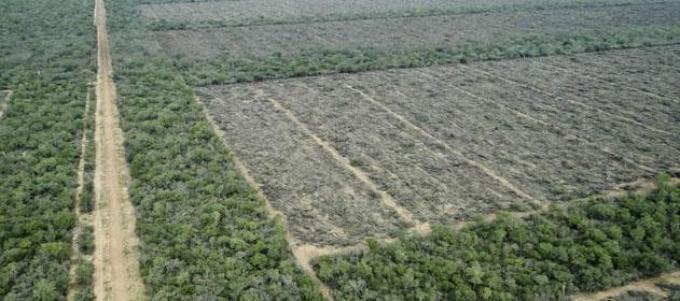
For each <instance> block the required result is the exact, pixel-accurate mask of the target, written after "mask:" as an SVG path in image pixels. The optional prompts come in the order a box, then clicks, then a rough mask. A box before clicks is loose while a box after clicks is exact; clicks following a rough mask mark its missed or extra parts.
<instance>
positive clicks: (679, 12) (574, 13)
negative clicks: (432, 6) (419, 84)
mask: <svg viewBox="0 0 680 301" xmlns="http://www.w3.org/2000/svg"><path fill="white" fill-rule="evenodd" d="M679 20H680V3H667V4H654V5H634V6H622V7H602V8H592V9H588V10H582V9H559V10H545V11H532V12H525V11H514V12H505V13H491V14H466V15H449V16H429V17H416V18H392V19H373V20H354V21H334V22H317V23H307V24H286V25H263V26H250V27H238V28H218V29H206V30H178V31H164V32H155V33H154V35H155V38H156V39H157V40H158V41H159V43H160V44H161V45H162V46H163V48H164V49H166V50H167V51H168V53H170V54H171V55H179V56H186V57H194V58H195V59H199V60H200V59H209V58H211V57H214V56H217V55H223V54H229V55H230V56H232V57H240V58H252V57H266V56H270V55H274V54H283V55H288V54H297V53H301V52H304V51H317V50H319V49H323V50H352V49H362V48H369V49H373V50H381V51H395V50H397V51H403V50H412V49H420V48H423V47H427V48H428V49H430V48H435V47H444V48H447V47H454V46H462V45H467V44H470V43H477V44H479V43H481V44H484V43H487V42H489V41H504V40H509V39H512V38H519V37H524V38H526V37H530V36H539V37H540V36H542V35H546V34H549V35H558V34H576V33H578V34H587V33H591V34H602V32H616V31H618V30H624V29H625V28H628V27H630V26H638V27H640V26H641V27H644V26H663V25H670V24H679ZM395 28H398V29H399V30H395Z"/></svg>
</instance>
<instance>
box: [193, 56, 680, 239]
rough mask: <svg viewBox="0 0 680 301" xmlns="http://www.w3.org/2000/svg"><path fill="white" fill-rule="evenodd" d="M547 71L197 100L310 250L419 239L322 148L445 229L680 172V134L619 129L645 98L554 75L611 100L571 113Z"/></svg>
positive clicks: (476, 68)
mask: <svg viewBox="0 0 680 301" xmlns="http://www.w3.org/2000/svg"><path fill="white" fill-rule="evenodd" d="M632 51H637V50H632ZM614 55H621V54H620V53H616V54H614ZM580 57H585V56H580ZM554 60H555V62H557V61H559V59H557V58H556V59H554ZM561 60H564V61H570V60H572V58H570V57H562V58H561ZM678 63H680V62H678ZM647 67H648V68H654V65H648V66H647ZM547 69H549V67H548V66H547V65H545V63H542V61H540V60H535V61H529V60H515V61H507V62H492V63H479V64H470V65H465V66H445V67H432V68H419V69H402V70H389V71H381V72H367V73H361V74H351V75H334V76H322V77H308V78H301V79H290V80H278V81H268V82H262V83H254V84H238V85H227V86H213V87H205V88H199V89H198V92H199V94H201V95H203V96H204V98H205V102H206V104H207V107H208V109H209V110H210V111H211V114H212V116H213V118H214V119H215V121H216V123H217V124H218V125H219V127H220V128H221V129H222V130H223V131H224V132H225V133H226V135H225V139H226V140H227V141H226V142H227V144H228V145H229V146H230V148H231V149H233V150H234V151H235V153H236V155H237V156H238V157H239V158H241V159H242V161H243V162H244V164H245V165H247V167H248V168H249V169H250V170H251V172H252V175H253V177H254V178H255V179H256V181H258V182H259V183H260V184H262V189H263V190H264V192H265V194H266V196H267V197H268V198H269V199H270V200H271V201H272V203H273V206H274V207H275V208H276V209H278V210H281V211H282V212H284V214H287V215H289V223H290V225H289V226H290V227H291V231H292V232H293V234H294V235H296V236H298V237H300V239H302V240H303V241H306V242H309V243H312V244H345V243H350V242H357V241H360V237H361V236H364V235H374V236H377V237H387V236H389V235H393V234H395V233H397V232H398V231H399V229H405V228H406V227H408V226H410V225H408V224H407V223H403V222H400V221H399V219H398V218H397V217H396V216H395V214H394V212H391V211H390V210H389V209H388V208H385V207H384V206H381V205H380V201H379V200H378V196H377V195H375V193H371V192H370V189H367V188H366V185H365V184H363V183H361V181H358V180H357V179H356V175H353V174H351V173H348V172H347V169H346V168H343V167H342V166H341V165H340V164H338V160H337V158H335V159H334V158H333V157H332V156H331V155H329V154H328V152H324V150H323V149H322V147H321V146H320V145H319V143H317V142H318V141H322V142H323V143H325V144H327V145H328V146H330V147H331V148H332V149H333V150H334V151H336V152H337V154H339V155H340V156H342V157H343V158H345V159H347V160H348V161H349V162H350V163H351V165H352V166H354V167H355V168H357V169H359V170H361V171H362V172H363V173H365V174H366V175H367V176H368V177H369V178H370V181H372V182H373V183H375V184H376V185H377V186H378V187H379V189H380V190H382V191H384V192H386V193H388V194H389V195H390V196H392V197H393V198H394V200H395V201H396V202H397V204H398V205H399V206H401V207H403V208H405V209H406V210H408V211H409V212H411V213H412V214H413V216H414V217H415V218H416V219H417V220H418V221H419V222H429V223H442V224H453V223H456V222H458V221H461V220H465V219H468V218H470V217H471V216H473V215H475V214H485V213H492V212H495V211H498V210H514V211H517V210H527V209H531V208H532V207H534V208H535V206H537V205H539V204H537V202H536V200H538V201H539V203H540V202H542V201H555V200H569V199H573V198H578V197H583V196H586V195H589V194H593V193H597V192H598V191H604V190H606V189H610V188H612V187H615V186H616V185H617V184H620V183H624V182H632V181H635V180H637V179H641V178H649V177H651V176H653V175H655V174H656V173H658V172H659V171H664V170H669V169H673V168H677V167H679V166H680V162H679V161H678V159H677V158H678V157H680V154H679V150H680V139H677V136H678V133H677V131H670V130H671V129H672V128H677V126H678V125H679V124H680V122H679V121H677V120H675V119H667V120H665V122H666V123H665V124H664V128H665V129H667V130H669V131H670V132H669V131H655V130H652V129H650V128H649V127H647V126H645V124H643V123H634V122H633V123H631V122H629V121H628V119H625V118H624V119H621V118H617V117H616V116H619V115H620V114H623V113H622V112H627V111H642V108H641V107H640V106H639V105H638V104H637V103H634V102H633V100H634V99H641V100H644V99H645V98H644V97H645V95H646V94H644V93H642V92H640V91H635V90H626V89H617V88H616V87H615V86H614V85H613V84H612V83H609V84H607V83H599V82H585V81H583V80H581V79H580V78H579V77H577V76H573V75H572V73H571V72H575V71H573V70H572V71H569V72H557V71H555V72H553V73H554V74H550V75H549V76H553V77H556V78H560V81H559V82H560V83H562V84H563V85H564V86H574V87H578V86H580V85H594V84H599V85H598V86H596V87H592V89H596V90H598V91H600V90H601V91H607V92H608V94H603V95H602V96H600V97H589V96H587V95H578V94H575V95H571V96H570V98H573V100H572V102H566V101H564V100H563V99H562V98H560V97H556V96H554V95H553V94H547V93H542V92H541V91H542V90H541V89H544V88H545V89H548V87H547V85H548V84H544V83H542V82H540V80H542V79H543V78H541V77H540V76H544V77H545V76H548V75H544V74H543V73H542V72H546V70H547ZM569 70H571V69H569ZM513 72H514V74H515V76H510V75H511V73H513ZM520 72H522V73H520ZM516 74H529V75H532V76H530V77H529V76H527V77H526V78H527V79H531V80H532V81H536V87H537V88H533V86H528V85H523V84H521V82H515V81H514V80H515V79H518V80H519V78H518V77H517V76H516ZM498 75H501V76H508V77H509V78H511V79H513V80H507V79H505V77H501V76H498ZM522 78H524V77H522ZM676 79H677V77H676ZM628 80H632V79H628ZM518 83H520V84H518ZM532 88H533V89H532ZM557 88H559V87H557ZM650 88H654V87H650ZM552 89H555V88H552ZM549 91H552V90H549ZM565 93H566V92H565ZM650 101H651V100H650ZM579 103H586V104H587V105H578V104H579ZM663 106H668V109H669V110H674V109H675V108H677V103H676V104H675V106H672V104H669V103H650V104H649V105H647V106H646V110H647V111H649V110H651V111H654V110H657V109H658V110H659V112H663V110H662V109H661V108H662V107H663ZM605 110H606V112H609V111H611V112H612V113H609V114H603V111H605ZM642 113H643V112H641V114H642ZM659 116H664V115H662V114H659ZM291 118H292V119H294V120H295V121H292V120H291ZM627 118H628V117H627ZM630 118H633V117H632V116H631V117H630ZM655 125H656V124H655ZM306 132H311V135H313V136H314V137H316V138H315V139H317V141H316V142H315V140H314V139H310V137H309V134H307V135H306V134H305V133H306ZM633 145H635V146H633Z"/></svg>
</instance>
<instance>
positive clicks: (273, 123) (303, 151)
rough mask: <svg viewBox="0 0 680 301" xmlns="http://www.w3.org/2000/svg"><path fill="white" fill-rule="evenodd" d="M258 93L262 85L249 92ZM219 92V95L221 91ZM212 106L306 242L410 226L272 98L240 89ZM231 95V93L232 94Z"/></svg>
mask: <svg viewBox="0 0 680 301" xmlns="http://www.w3.org/2000/svg"><path fill="white" fill-rule="evenodd" d="M243 92H246V93H255V92H256V90H250V91H247V90H246V91H243ZM218 95H219V94H218ZM219 97H224V98H225V99H228V100H229V102H228V103H229V105H228V106H223V105H222V104H225V103H227V102H223V101H220V100H219V99H216V98H213V99H212V100H210V101H207V106H208V107H209V108H210V109H211V112H212V113H213V114H214V117H215V121H216V123H217V124H218V126H219V127H220V128H221V129H222V130H223V131H224V132H225V133H226V135H225V136H224V137H225V139H226V140H227V144H228V145H230V146H238V147H236V148H234V151H235V153H236V156H237V157H239V158H240V159H241V160H242V161H243V162H244V164H245V165H246V167H247V168H248V169H249V170H250V171H251V173H252V174H253V175H254V176H255V179H256V181H258V182H259V183H260V184H261V185H262V190H263V192H264V193H265V195H266V196H267V197H268V198H269V200H270V201H271V202H272V205H273V206H274V207H275V208H276V209H278V210H280V211H282V212H284V214H286V215H287V218H288V223H289V226H290V231H292V232H293V233H294V234H295V236H296V237H297V238H298V239H301V240H302V241H304V242H311V243H317V244H331V243H339V244H343V243H345V244H346V243H356V242H358V241H361V239H362V238H363V237H365V236H367V235H375V236H377V237H389V236H394V235H396V234H397V233H398V231H399V230H400V229H402V228H404V227H405V226H408V225H405V224H403V223H401V222H400V221H399V219H398V217H397V214H396V212H394V211H390V210H388V209H386V208H381V206H380V203H381V201H380V197H379V196H378V195H377V194H375V193H372V192H371V191H370V190H369V189H368V187H366V185H365V184H363V183H361V182H360V181H359V180H358V179H356V178H355V177H354V176H353V175H352V174H351V172H350V171H348V170H347V169H345V168H343V167H342V166H341V165H340V164H339V163H338V162H337V161H336V160H335V159H334V158H333V157H332V155H330V154H329V153H327V152H326V151H324V150H323V149H322V148H321V147H320V146H319V145H318V144H316V143H315V142H314V140H313V139H312V138H310V137H309V136H308V135H307V134H306V133H304V132H303V130H302V129H300V128H299V127H298V126H297V125H296V124H295V123H294V122H293V121H291V120H290V119H289V118H288V117H287V116H286V114H285V113H284V112H282V111H280V110H277V109H276V107H274V106H273V105H272V104H271V103H270V102H269V101H268V100H267V99H261V98H260V99H258V98H257V97H255V95H254V94H240V93H239V91H237V90H232V91H230V93H229V94H227V95H220V96H219ZM227 97H228V98H227Z"/></svg>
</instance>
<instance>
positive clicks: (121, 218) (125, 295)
mask: <svg viewBox="0 0 680 301" xmlns="http://www.w3.org/2000/svg"><path fill="white" fill-rule="evenodd" d="M95 24H96V26H97V46H98V49H97V63H98V66H99V68H98V72H97V87H96V91H97V112H96V116H95V143H96V156H95V176H94V191H95V196H96V200H95V211H94V214H93V215H94V235H95V253H94V265H95V275H94V293H95V296H96V298H97V300H114V301H128V300H140V299H144V285H143V282H142V279H141V276H140V273H139V260H138V254H137V253H138V251H137V246H138V244H139V242H138V239H137V237H136V234H135V214H134V208H133V207H132V204H131V203H130V200H129V196H128V193H127V182H128V180H127V179H128V178H129V172H128V170H127V165H126V162H125V156H124V149H123V140H124V138H123V133H122V130H121V129H120V127H119V125H118V109H117V107H116V91H115V86H114V84H113V80H112V78H111V74H112V67H111V55H110V54H111V52H110V49H109V39H108V32H107V29H106V11H105V8H104V1H103V0H96V4H95Z"/></svg>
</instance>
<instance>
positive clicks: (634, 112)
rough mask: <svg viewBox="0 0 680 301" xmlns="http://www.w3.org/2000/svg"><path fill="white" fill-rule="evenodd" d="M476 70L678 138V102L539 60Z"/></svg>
mask: <svg viewBox="0 0 680 301" xmlns="http://www.w3.org/2000/svg"><path fill="white" fill-rule="evenodd" d="M479 67H480V68H482V69H484V70H487V71H490V72H493V73H494V74H498V75H499V76H501V77H503V78H512V79H516V80H518V81H520V82H524V83H526V84H527V85H530V86H532V87H535V88H537V89H539V90H542V91H546V92H548V93H549V94H552V95H556V96H559V97H562V98H564V99H568V100H575V101H578V102H580V103H582V104H584V105H586V106H589V107H593V108H596V109H598V110H601V111H602V112H606V113H608V114H611V115H613V116H620V117H622V118H625V119H628V120H632V121H634V122H636V123H639V124H641V125H646V126H648V127H650V128H653V129H658V130H661V131H665V132H667V133H669V134H673V133H675V134H676V135H677V127H678V124H680V105H678V103H677V102H675V101H672V100H667V99H659V98H657V97H653V96H651V95H647V94H644V93H640V92H636V91H632V90H629V89H626V88H625V86H617V85H611V84H608V83H607V82H604V81H600V80H596V79H593V78H592V76H591V77H587V76H584V74H587V73H586V72H582V71H581V69H579V68H571V69H567V70H564V69H561V68H555V67H551V66H550V65H546V64H544V63H542V61H541V60H525V61H517V60H510V61H500V62H495V63H490V64H480V65H479ZM591 74H592V75H593V76H596V75H597V73H591ZM518 75H521V76H518ZM630 77H637V75H630ZM673 77H675V78H676V79H677V78H678V77H677V76H673Z"/></svg>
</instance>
